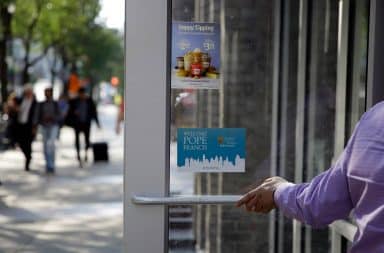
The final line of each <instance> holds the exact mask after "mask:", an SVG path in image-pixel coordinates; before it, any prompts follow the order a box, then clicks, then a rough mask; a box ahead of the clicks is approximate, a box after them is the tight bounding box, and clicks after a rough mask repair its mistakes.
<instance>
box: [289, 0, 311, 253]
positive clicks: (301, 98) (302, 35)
mask: <svg viewBox="0 0 384 253" xmlns="http://www.w3.org/2000/svg"><path fill="white" fill-rule="evenodd" d="M298 43H299V47H298V72H297V111H296V133H295V135H296V150H295V182H296V183H301V182H303V167H304V149H305V144H304V135H305V125H304V124H305V90H306V81H307V73H306V70H307V44H308V1H307V0H300V17H299V39H298ZM301 230H302V229H301V223H300V222H299V221H296V220H294V221H293V242H292V251H293V252H295V253H296V252H297V253H299V252H301V237H302V231H301Z"/></svg>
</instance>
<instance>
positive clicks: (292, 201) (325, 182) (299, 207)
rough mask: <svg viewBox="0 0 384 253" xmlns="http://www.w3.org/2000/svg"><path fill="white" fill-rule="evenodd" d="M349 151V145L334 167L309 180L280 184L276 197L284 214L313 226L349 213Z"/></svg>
mask: <svg viewBox="0 0 384 253" xmlns="http://www.w3.org/2000/svg"><path fill="white" fill-rule="evenodd" d="M348 154H349V152H348V149H346V150H345V151H344V152H343V154H342V155H341V156H340V158H339V160H338V161H337V162H336V164H335V165H334V166H333V167H331V168H330V169H329V170H327V171H325V172H323V173H322V174H320V175H318V176H316V177H315V178H313V180H312V181H311V182H310V183H303V184H292V183H284V184H282V185H280V186H279V187H278V188H277V189H276V191H275V194H274V198H275V202H276V205H277V206H278V208H279V209H280V210H281V211H282V212H283V214H284V215H286V216H287V217H289V218H294V219H297V220H299V221H301V222H304V223H306V224H309V225H311V226H313V227H324V226H326V225H328V224H330V223H331V222H332V221H334V220H337V219H342V218H346V217H348V215H349V213H350V211H351V210H352V208H353V205H352V201H351V197H350V194H349V189H348V181H347V175H346V167H347V163H348V160H349V155H348Z"/></svg>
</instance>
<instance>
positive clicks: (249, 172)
mask: <svg viewBox="0 0 384 253" xmlns="http://www.w3.org/2000/svg"><path fill="white" fill-rule="evenodd" d="M276 11H277V6H276V4H275V1H268V0H266V1H264V0H261V1H252V0H249V1H224V0H199V1H196V0H182V1H180V0H173V1H172V13H171V19H172V38H171V40H172V55H171V66H170V69H171V70H170V71H171V72H172V77H171V79H172V80H171V96H170V104H169V106H170V107H169V110H170V111H171V117H170V121H171V126H170V129H171V132H170V179H171V180H170V194H171V195H174V194H177V195H191V194H192V195H202V196H207V195H208V196H211V195H214V196H215V195H217V196H220V195H222V196H228V195H240V194H242V193H244V192H246V191H247V189H249V187H250V186H251V185H255V184H257V183H258V182H259V181H260V180H262V179H263V178H266V177H268V176H269V175H270V174H271V171H270V168H271V147H272V145H271V142H272V125H273V117H272V109H273V108H272V107H273V102H272V100H273V74H274V54H275V33H276V32H277V31H276V17H277V16H278V14H277V12H276ZM199 24H200V25H207V26H211V27H214V28H215V29H216V32H217V33H218V34H213V35H207V37H201V44H200V45H201V46H200V47H199V46H198V43H197V42H196V41H195V40H194V37H193V36H194V33H193V32H185V31H184V30H182V31H181V32H180V31H179V30H177V29H178V28H179V27H178V26H182V27H181V28H180V29H183V28H184V26H196V25H199ZM175 29H176V31H175ZM197 36H199V35H197ZM215 36H216V37H215ZM215 50H217V51H215ZM174 51H176V53H175V52H174ZM196 51H197V52H199V51H201V52H202V54H203V56H202V57H204V54H205V53H207V54H208V57H210V58H211V59H210V62H209V63H207V65H209V64H210V65H209V67H208V69H207V70H204V69H203V72H204V71H207V74H206V75H205V76H204V75H202V76H198V77H196V76H195V77H194V78H195V80H194V81H193V82H192V83H188V82H189V81H190V79H189V78H188V71H189V66H188V61H189V59H188V57H189V55H192V56H191V58H192V61H194V59H193V57H196V55H197V57H199V56H198V54H196ZM177 53H178V54H177ZM180 57H182V58H180ZM215 57H217V59H214V58H215ZM175 60H177V61H175ZM182 61H184V64H183V63H181V65H179V63H180V62H182ZM202 64H203V65H204V64H205V63H204V60H202ZM203 68H204V67H203ZM193 71H194V69H193V66H192V67H191V72H193ZM175 72H176V74H175ZM186 72H187V73H186ZM213 73H215V76H214V78H216V80H217V83H216V86H214V85H213V86H209V84H205V83H204V81H205V79H209V78H210V75H211V74H213ZM174 75H180V76H181V77H180V76H178V77H174ZM192 75H193V73H192ZM177 78H178V79H177ZM180 80H181V81H182V82H184V83H183V84H182V85H180V84H179V82H180ZM209 81H211V80H209ZM205 86H209V87H208V88H207V87H205ZM185 128H188V129H207V128H208V129H212V130H214V129H217V128H220V129H223V128H224V129H225V128H231V129H234V128H235V129H239V128H241V129H245V130H246V141H245V143H246V147H245V149H246V150H245V153H246V163H245V172H239V173H234V172H221V171H220V170H218V171H217V172H204V171H203V172H201V171H196V172H185V171H183V170H184V169H180V168H178V166H177V156H178V155H180V154H177V151H178V150H180V149H179V148H177V143H178V142H179V143H180V140H179V138H180V137H182V136H180V134H179V135H178V130H179V131H180V129H185ZM270 232H271V230H270V219H269V216H268V215H254V214H248V213H246V212H244V210H240V209H237V208H235V207H234V205H233V204H228V205H190V206H185V205H171V206H170V207H169V244H168V245H169V252H269V248H270Z"/></svg>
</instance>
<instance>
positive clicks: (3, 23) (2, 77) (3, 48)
mask: <svg viewBox="0 0 384 253" xmlns="http://www.w3.org/2000/svg"><path fill="white" fill-rule="evenodd" d="M14 8H15V5H14V0H2V1H1V2H0V84H1V101H2V103H4V102H5V100H6V98H7V96H8V65H7V54H8V52H7V51H8V50H7V49H8V44H9V43H10V41H11V37H12V29H11V28H12V27H11V22H12V17H13V12H14Z"/></svg>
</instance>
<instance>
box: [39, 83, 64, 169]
mask: <svg viewBox="0 0 384 253" xmlns="http://www.w3.org/2000/svg"><path fill="white" fill-rule="evenodd" d="M44 94H45V98H46V99H45V101H44V102H41V103H39V104H38V107H37V113H36V124H39V125H40V126H41V132H42V134H43V146H44V158H45V162H46V172H47V174H53V173H54V172H55V140H56V138H57V133H58V131H59V121H60V118H61V117H60V110H59V105H58V103H57V102H56V101H54V100H53V89H52V88H46V89H45V90H44Z"/></svg>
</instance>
